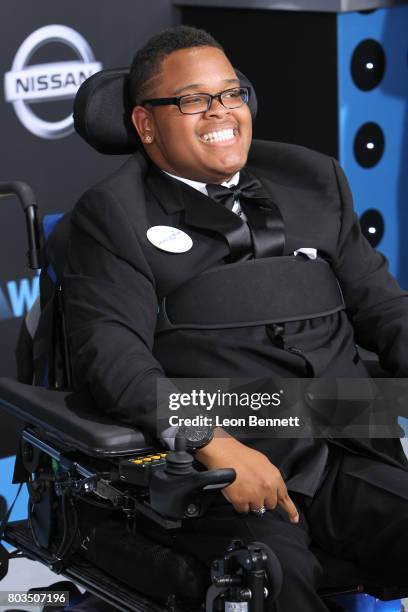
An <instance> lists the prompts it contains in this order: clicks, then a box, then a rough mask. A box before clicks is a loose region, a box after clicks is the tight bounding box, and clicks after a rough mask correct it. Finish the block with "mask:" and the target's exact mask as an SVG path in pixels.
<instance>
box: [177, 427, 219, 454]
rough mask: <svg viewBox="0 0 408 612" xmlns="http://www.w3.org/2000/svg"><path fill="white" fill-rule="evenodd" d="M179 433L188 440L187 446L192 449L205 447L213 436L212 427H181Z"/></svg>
mask: <svg viewBox="0 0 408 612" xmlns="http://www.w3.org/2000/svg"><path fill="white" fill-rule="evenodd" d="M179 433H181V434H183V435H184V436H185V439H186V445H187V447H188V448H190V449H198V448H200V447H201V446H204V445H205V444H207V443H208V442H210V440H211V439H212V436H213V429H212V427H184V426H183V427H179Z"/></svg>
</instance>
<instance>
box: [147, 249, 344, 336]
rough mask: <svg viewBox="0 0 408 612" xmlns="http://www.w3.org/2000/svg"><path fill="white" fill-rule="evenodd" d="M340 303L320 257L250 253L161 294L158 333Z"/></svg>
mask: <svg viewBox="0 0 408 612" xmlns="http://www.w3.org/2000/svg"><path fill="white" fill-rule="evenodd" d="M342 309H344V300H343V295H342V293H341V289H340V286H339V283H338V281H337V278H336V276H335V275H334V273H333V271H332V269H331V267H330V265H329V264H328V263H327V262H326V261H324V260H323V259H315V260H311V259H308V258H305V257H302V256H297V257H294V256H285V257H270V258H264V259H251V260H248V261H244V262H239V263H235V264H227V265H224V266H219V267H217V268H213V269H212V270H208V271H206V272H204V273H202V274H200V275H199V276H197V277H195V278H193V279H192V280H190V281H188V282H187V283H185V284H184V285H182V286H181V287H179V288H178V289H177V290H176V291H174V292H173V293H171V294H170V295H168V296H167V297H165V298H163V300H162V302H161V304H160V308H159V316H158V323H157V327H156V333H160V332H164V331H170V330H174V329H183V328H194V329H218V328H228V327H247V326H253V325H266V324H268V323H283V322H285V321H298V320H302V319H313V318H316V317H322V316H324V315H329V314H332V313H334V312H337V311H339V310H342Z"/></svg>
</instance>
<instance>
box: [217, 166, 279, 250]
mask: <svg viewBox="0 0 408 612" xmlns="http://www.w3.org/2000/svg"><path fill="white" fill-rule="evenodd" d="M206 187H207V193H208V195H209V196H210V198H212V199H213V200H215V201H216V202H218V203H219V204H222V205H223V206H225V208H228V209H229V210H231V211H232V209H233V206H234V202H235V200H239V203H240V206H241V208H242V210H243V211H244V213H245V215H246V217H247V219H248V226H249V228H250V230H251V236H252V246H253V251H254V256H255V257H256V258H258V257H274V256H279V255H282V254H283V250H284V246H285V227H284V222H283V218H282V215H281V212H280V210H279V208H278V206H277V205H276V204H275V203H274V202H272V200H270V199H269V198H268V195H267V194H266V193H265V190H264V188H263V185H262V183H261V182H260V181H259V180H258V179H257V178H255V177H254V176H252V175H250V174H249V172H247V171H241V173H240V181H239V183H238V185H237V186H232V187H231V188H229V187H224V186H223V185H211V184H210V185H207V186H206ZM255 199H259V200H260V201H259V202H257V203H254V200H255ZM261 200H263V202H262V201H261ZM244 225H245V224H244ZM238 242H242V248H244V232H242V237H241V236H240V237H239V240H238ZM246 243H247V244H248V238H246ZM245 248H248V247H247V245H246V247H245Z"/></svg>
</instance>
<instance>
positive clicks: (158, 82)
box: [132, 47, 252, 183]
mask: <svg viewBox="0 0 408 612" xmlns="http://www.w3.org/2000/svg"><path fill="white" fill-rule="evenodd" d="M237 86H239V80H238V79H237V76H236V74H235V71H234V69H233V67H232V66H231V64H230V62H229V61H228V59H227V57H226V56H225V54H224V53H223V52H222V51H221V50H220V49H217V48H216V47H191V48H188V49H180V50H178V51H174V52H173V53H171V54H170V55H168V56H167V57H166V58H165V59H164V60H163V62H162V64H161V69H160V73H159V74H158V75H157V77H154V79H152V81H151V87H149V95H148V96H147V97H148V98H170V97H178V96H182V95H186V94H193V93H210V94H216V93H219V92H221V91H224V90H225V89H230V88H232V87H237ZM132 120H133V124H134V125H135V128H136V129H137V131H138V133H139V136H140V138H141V140H142V142H143V143H144V145H145V149H146V152H147V154H148V155H149V157H150V158H151V160H152V161H153V162H154V163H155V164H156V165H157V166H159V168H161V169H162V170H166V171H167V172H169V173H170V174H174V175H176V176H181V177H183V178H188V179H191V180H195V181H201V182H203V183H222V182H223V181H225V180H227V179H229V178H230V177H231V176H233V175H234V174H235V173H236V172H237V171H238V170H240V169H241V168H242V167H243V166H244V165H245V163H246V160H247V155H248V150H249V146H250V144H251V139H252V118H251V113H250V110H249V108H248V106H247V104H243V105H242V106H240V107H239V108H234V109H227V108H224V106H222V104H220V102H219V101H218V100H213V101H212V105H211V108H210V110H208V111H207V112H205V113H199V114H195V115H184V114H182V113H181V112H180V110H179V108H178V106H176V105H171V106H155V107H153V106H146V107H143V106H136V107H135V108H134V109H133V113H132ZM149 139H150V140H149Z"/></svg>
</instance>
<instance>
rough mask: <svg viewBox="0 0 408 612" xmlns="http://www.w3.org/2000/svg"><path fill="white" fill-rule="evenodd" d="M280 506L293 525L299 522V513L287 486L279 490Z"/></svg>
mask: <svg viewBox="0 0 408 612" xmlns="http://www.w3.org/2000/svg"><path fill="white" fill-rule="evenodd" d="M278 504H279V506H280V507H281V508H282V509H283V510H284V511H285V512H286V513H287V515H288V517H289V520H290V522H291V523H298V522H299V512H298V511H297V509H296V506H295V504H294V503H293V501H292V500H291V499H290V497H289V494H288V490H287V488H286V486H285V488H283V487H282V488H281V489H280V490H279V493H278Z"/></svg>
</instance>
